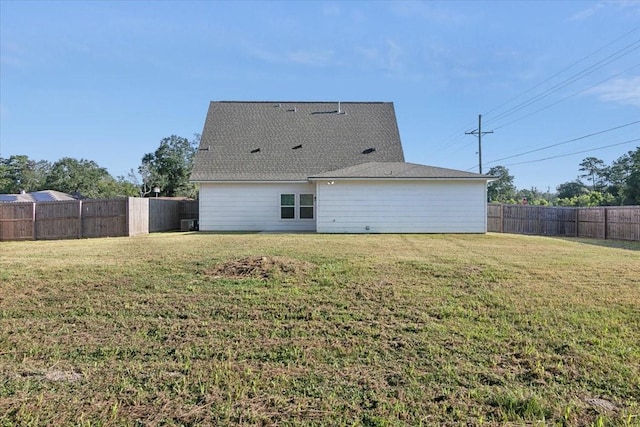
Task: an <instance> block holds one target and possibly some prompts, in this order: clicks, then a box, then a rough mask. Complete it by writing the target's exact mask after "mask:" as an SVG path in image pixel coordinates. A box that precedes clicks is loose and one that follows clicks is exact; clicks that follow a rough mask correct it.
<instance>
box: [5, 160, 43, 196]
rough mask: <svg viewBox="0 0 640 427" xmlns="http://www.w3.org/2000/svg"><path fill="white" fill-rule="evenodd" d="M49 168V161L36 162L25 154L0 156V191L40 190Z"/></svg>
mask: <svg viewBox="0 0 640 427" xmlns="http://www.w3.org/2000/svg"><path fill="white" fill-rule="evenodd" d="M50 169H51V164H50V163H49V162H47V161H44V160H41V161H38V162H36V161H34V160H31V159H29V157H27V156H25V155H16V156H11V157H9V158H8V159H2V158H0V193H9V194H11V193H14V194H15V193H19V192H20V191H21V190H24V191H26V192H31V191H37V190H42V189H43V185H44V182H45V179H46V176H47V174H48V173H49V170H50Z"/></svg>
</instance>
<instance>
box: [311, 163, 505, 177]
mask: <svg viewBox="0 0 640 427" xmlns="http://www.w3.org/2000/svg"><path fill="white" fill-rule="evenodd" d="M383 178H384V179H480V180H484V181H486V180H490V179H492V178H493V177H491V176H489V175H480V174H477V173H473V172H465V171H460V170H455V169H446V168H439V167H435V166H425V165H418V164H415V163H404V162H369V163H362V164H359V165H355V166H349V167H346V168H343V169H338V170H334V171H329V172H324V173H321V174H317V175H312V176H310V177H309V179H310V180H318V179H383Z"/></svg>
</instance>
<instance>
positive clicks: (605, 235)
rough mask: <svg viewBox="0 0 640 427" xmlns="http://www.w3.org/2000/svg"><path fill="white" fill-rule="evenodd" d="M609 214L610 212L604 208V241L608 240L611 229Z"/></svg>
mask: <svg viewBox="0 0 640 427" xmlns="http://www.w3.org/2000/svg"><path fill="white" fill-rule="evenodd" d="M608 212H609V210H608V209H607V208H606V206H605V208H604V240H607V238H608V232H607V231H608V228H609V218H608V215H607V214H608Z"/></svg>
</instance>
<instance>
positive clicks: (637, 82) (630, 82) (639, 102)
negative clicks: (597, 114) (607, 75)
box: [588, 76, 640, 107]
mask: <svg viewBox="0 0 640 427" xmlns="http://www.w3.org/2000/svg"><path fill="white" fill-rule="evenodd" d="M588 93H591V94H594V95H597V96H598V98H599V99H600V100H602V101H605V102H616V103H619V104H625V105H634V106H637V107H640V76H635V77H630V78H619V79H614V80H611V81H609V82H606V83H603V84H601V85H599V86H596V87H595V88H593V89H591V90H589V91H588Z"/></svg>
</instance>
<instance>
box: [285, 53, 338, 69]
mask: <svg viewBox="0 0 640 427" xmlns="http://www.w3.org/2000/svg"><path fill="white" fill-rule="evenodd" d="M285 58H286V60H287V61H288V62H293V63H296V64H302V65H309V66H326V65H331V63H332V59H333V51H331V50H324V51H322V50H320V51H312V50H297V51H294V52H288V53H287V54H286V57H285Z"/></svg>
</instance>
